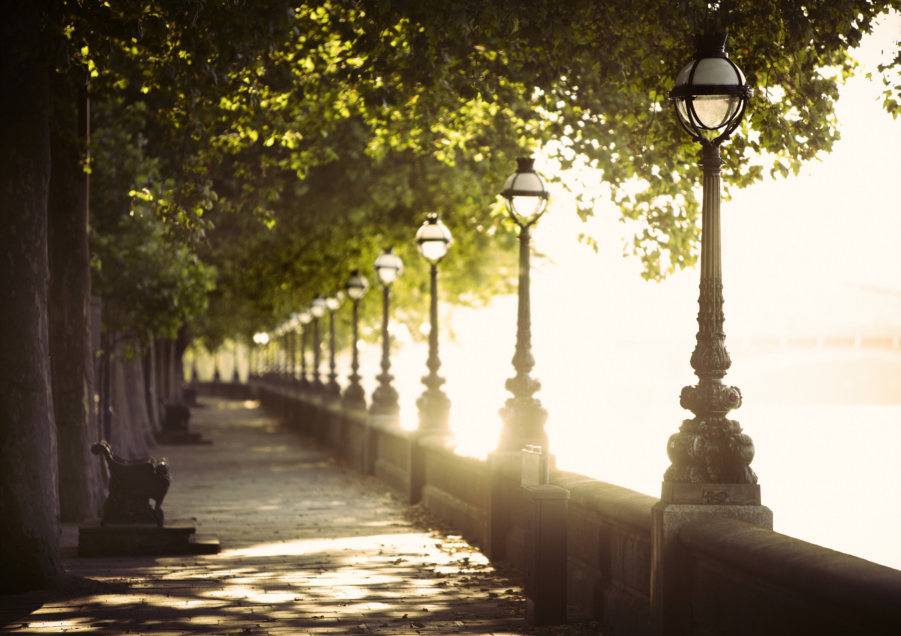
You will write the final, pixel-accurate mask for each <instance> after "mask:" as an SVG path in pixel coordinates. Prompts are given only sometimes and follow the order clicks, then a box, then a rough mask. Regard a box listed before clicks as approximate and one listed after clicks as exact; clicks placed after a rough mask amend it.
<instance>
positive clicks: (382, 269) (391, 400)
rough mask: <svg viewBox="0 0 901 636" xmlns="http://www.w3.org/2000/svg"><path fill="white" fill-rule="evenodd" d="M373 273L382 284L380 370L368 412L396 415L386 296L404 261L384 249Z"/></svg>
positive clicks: (396, 407) (397, 409)
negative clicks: (377, 383) (390, 371)
mask: <svg viewBox="0 0 901 636" xmlns="http://www.w3.org/2000/svg"><path fill="white" fill-rule="evenodd" d="M374 267H375V273H376V276H378V279H379V283H381V284H382V372H381V373H380V374H379V375H378V376H377V378H376V379H378V381H379V385H378V386H377V387H376V388H375V391H373V392H372V406H370V407H369V412H370V413H372V414H374V415H396V414H397V413H398V412H399V411H400V406H399V405H398V403H397V398H398V395H397V389H395V388H394V387H393V386H391V380H393V379H394V376H393V375H391V374H390V373H389V372H388V371H389V370H390V369H391V342H390V340H389V335H388V304H389V301H388V297H389V295H390V292H391V283H393V282H394V281H395V280H397V277H398V276H400V275H401V273H403V271H404V262H403V261H402V260H400V256H398V255H397V254H395V253H394V252H393V251H392V248H390V247H389V248H388V249H386V250H385V253H384V254H380V255H379V257H378V258H376V259H375V265H374Z"/></svg>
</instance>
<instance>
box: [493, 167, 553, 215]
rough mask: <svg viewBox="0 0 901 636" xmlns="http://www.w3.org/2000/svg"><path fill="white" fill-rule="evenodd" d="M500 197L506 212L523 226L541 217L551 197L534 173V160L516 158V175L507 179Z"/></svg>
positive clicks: (540, 179) (541, 180)
mask: <svg viewBox="0 0 901 636" xmlns="http://www.w3.org/2000/svg"><path fill="white" fill-rule="evenodd" d="M501 196H503V197H504V200H505V201H506V202H507V211H508V212H509V213H510V215H511V216H512V217H513V220H514V221H516V222H517V223H519V224H523V223H528V222H530V221H534V220H535V219H537V218H538V217H539V216H541V214H542V213H543V212H544V208H545V206H546V205H547V200H548V199H549V198H550V196H551V195H550V193H549V192H548V191H547V188H546V187H545V185H544V180H543V179H542V178H541V177H539V176H538V173H537V172H535V160H534V159H532V157H517V158H516V173H515V174H512V175H510V176H509V177H507V181H506V182H505V183H504V191H503V192H501Z"/></svg>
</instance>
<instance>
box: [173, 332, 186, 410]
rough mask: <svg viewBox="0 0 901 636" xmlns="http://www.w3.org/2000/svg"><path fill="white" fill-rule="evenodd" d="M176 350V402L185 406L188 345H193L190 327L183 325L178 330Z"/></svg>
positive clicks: (174, 357) (174, 359) (174, 365)
mask: <svg viewBox="0 0 901 636" xmlns="http://www.w3.org/2000/svg"><path fill="white" fill-rule="evenodd" d="M173 344H174V348H175V353H174V355H173V359H172V365H173V368H172V375H173V377H174V379H175V381H174V390H175V396H176V399H175V401H176V402H178V403H179V404H184V402H185V394H184V386H185V351H187V350H188V345H189V344H191V332H190V330H189V328H188V325H182V326H181V328H180V329H179V330H178V336H177V337H176V339H175V342H174V343H173Z"/></svg>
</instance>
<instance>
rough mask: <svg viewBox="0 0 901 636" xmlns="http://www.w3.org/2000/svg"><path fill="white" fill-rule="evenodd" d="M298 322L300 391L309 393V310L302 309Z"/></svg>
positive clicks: (310, 316)
mask: <svg viewBox="0 0 901 636" xmlns="http://www.w3.org/2000/svg"><path fill="white" fill-rule="evenodd" d="M297 319H298V321H299V322H300V329H301V333H300V390H301V391H309V390H310V381H309V380H308V379H307V325H308V324H310V321H311V320H312V319H313V316H312V314H310V310H309V309H307V308H304V310H303V311H301V312H300V313H299V314H298V316H297Z"/></svg>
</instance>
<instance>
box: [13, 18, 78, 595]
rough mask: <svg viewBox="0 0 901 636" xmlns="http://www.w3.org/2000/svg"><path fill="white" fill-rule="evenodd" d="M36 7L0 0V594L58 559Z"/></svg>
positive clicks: (43, 93) (54, 567)
mask: <svg viewBox="0 0 901 636" xmlns="http://www.w3.org/2000/svg"><path fill="white" fill-rule="evenodd" d="M39 11H40V6H39V5H38V4H37V3H31V2H11V3H8V4H4V10H3V19H4V28H3V38H0V40H2V41H0V86H2V87H3V88H2V90H0V121H2V122H3V125H2V126H0V130H2V132H0V210H2V212H3V219H2V222H0V325H2V328H0V360H2V361H3V363H2V364H0V520H2V522H0V563H2V564H3V566H2V567H3V576H2V577H0V593H3V594H9V593H17V592H23V591H26V590H30V589H37V588H40V587H45V586H47V585H48V584H49V583H50V582H51V580H52V579H54V578H56V577H57V576H59V575H61V574H62V572H63V568H62V563H61V561H60V558H59V530H60V528H59V517H58V515H59V491H58V485H57V484H58V474H57V458H56V423H55V422H54V420H53V401H52V396H51V393H50V355H49V354H50V352H49V337H48V333H47V283H48V278H49V267H48V263H47V191H48V186H49V182H50V133H49V130H48V116H49V89H48V79H47V68H46V65H45V64H44V63H43V62H42V60H41V59H40V57H39V53H38V51H37V50H36V49H38V48H39V47H40V46H41V43H42V40H43V35H42V33H41V30H40V21H39V20H40V16H39Z"/></svg>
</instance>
